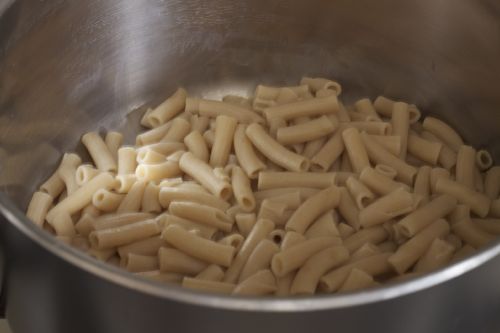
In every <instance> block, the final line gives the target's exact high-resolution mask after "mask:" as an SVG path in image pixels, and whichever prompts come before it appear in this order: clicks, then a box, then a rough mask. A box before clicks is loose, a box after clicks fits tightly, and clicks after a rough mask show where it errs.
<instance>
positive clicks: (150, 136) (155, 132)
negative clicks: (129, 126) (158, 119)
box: [135, 121, 172, 146]
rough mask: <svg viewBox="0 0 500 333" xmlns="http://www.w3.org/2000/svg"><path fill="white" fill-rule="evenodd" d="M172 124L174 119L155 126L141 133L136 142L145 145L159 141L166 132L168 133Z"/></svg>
mask: <svg viewBox="0 0 500 333" xmlns="http://www.w3.org/2000/svg"><path fill="white" fill-rule="evenodd" d="M171 126H172V121H169V122H166V123H165V124H163V125H161V126H158V127H156V128H153V129H152V130H149V131H147V132H144V133H141V134H139V135H138V136H137V137H136V138H135V144H136V145H137V146H144V145H148V144H152V143H156V142H159V141H160V140H161V139H162V138H163V137H164V136H165V134H167V132H168V130H169V129H170V127H171Z"/></svg>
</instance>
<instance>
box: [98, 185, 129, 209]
mask: <svg viewBox="0 0 500 333" xmlns="http://www.w3.org/2000/svg"><path fill="white" fill-rule="evenodd" d="M124 197H125V195H124V194H118V193H113V192H110V191H108V190H106V189H99V190H97V191H96V192H95V193H94V195H93V196H92V204H93V205H94V206H95V207H96V208H97V209H99V210H101V211H103V212H113V211H115V210H116V209H117V208H118V206H120V203H121V202H122V200H123V198H124Z"/></svg>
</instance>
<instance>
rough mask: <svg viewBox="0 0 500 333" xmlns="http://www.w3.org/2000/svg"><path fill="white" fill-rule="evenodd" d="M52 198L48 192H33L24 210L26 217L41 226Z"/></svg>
mask: <svg viewBox="0 0 500 333" xmlns="http://www.w3.org/2000/svg"><path fill="white" fill-rule="evenodd" d="M53 200H54V199H53V198H52V197H51V196H50V194H47V193H45V192H35V193H33V196H32V197H31V200H30V203H29V205H28V209H27V211H26V217H28V218H29V219H30V220H31V221H32V222H33V223H35V224H36V225H38V226H39V227H42V226H43V224H44V222H45V216H46V215H47V212H48V211H49V208H50V206H51V205H52V202H53Z"/></svg>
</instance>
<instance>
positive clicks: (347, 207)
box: [338, 187, 360, 231]
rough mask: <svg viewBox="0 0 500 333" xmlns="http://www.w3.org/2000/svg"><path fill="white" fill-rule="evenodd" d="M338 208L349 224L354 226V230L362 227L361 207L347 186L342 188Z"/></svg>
mask: <svg viewBox="0 0 500 333" xmlns="http://www.w3.org/2000/svg"><path fill="white" fill-rule="evenodd" d="M338 209H339V212H340V214H341V215H342V216H343V217H344V219H345V221H346V222H347V223H348V224H349V226H351V227H352V228H354V230H358V229H359V227H360V224H359V209H358V206H357V205H356V202H355V201H354V199H353V198H352V197H351V195H350V194H349V191H348V190H347V189H346V188H345V187H341V188H340V200H339V204H338ZM339 227H340V225H339ZM339 231H340V228H339Z"/></svg>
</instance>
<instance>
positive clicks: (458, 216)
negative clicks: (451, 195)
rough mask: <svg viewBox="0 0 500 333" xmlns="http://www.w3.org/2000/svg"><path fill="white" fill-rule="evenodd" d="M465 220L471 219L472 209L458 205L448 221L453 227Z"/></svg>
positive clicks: (448, 217)
mask: <svg viewBox="0 0 500 333" xmlns="http://www.w3.org/2000/svg"><path fill="white" fill-rule="evenodd" d="M465 218H470V207H469V206H467V205H462V204H458V205H456V207H455V209H453V211H452V212H451V213H450V214H449V215H448V216H447V220H448V221H449V222H450V224H452V225H453V224H455V223H457V222H459V221H462V220H463V219H465Z"/></svg>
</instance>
